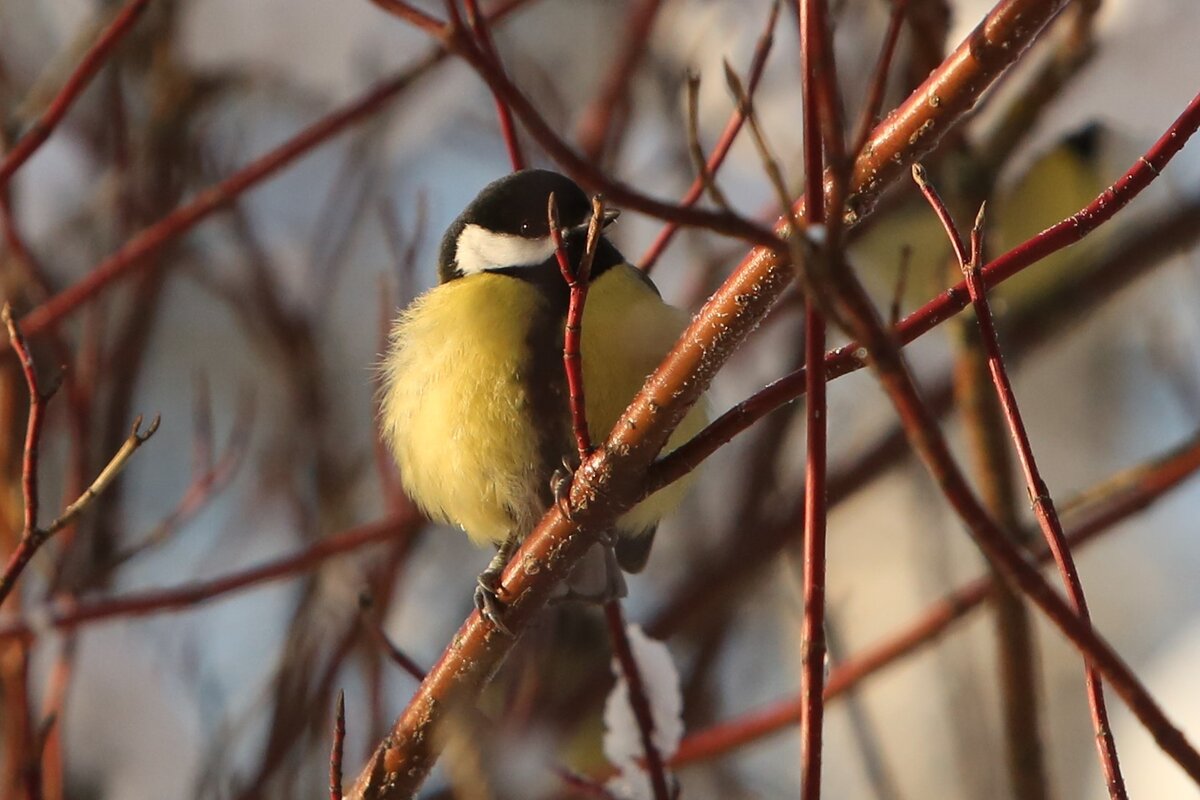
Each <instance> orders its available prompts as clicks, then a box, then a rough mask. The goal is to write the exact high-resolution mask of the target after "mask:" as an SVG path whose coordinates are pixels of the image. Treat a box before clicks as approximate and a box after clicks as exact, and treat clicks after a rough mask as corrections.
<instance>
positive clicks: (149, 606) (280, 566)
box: [0, 511, 421, 641]
mask: <svg viewBox="0 0 1200 800" xmlns="http://www.w3.org/2000/svg"><path fill="white" fill-rule="evenodd" d="M420 523H421V520H420V518H419V517H418V516H417V514H416V512H415V511H413V512H409V513H408V514H406V515H403V516H399V517H388V518H386V519H382V520H379V521H377V522H371V523H367V524H365V525H359V526H357V527H354V528H348V529H347V530H345V531H342V532H341V533H339V534H335V535H333V536H329V537H326V538H325V539H322V540H321V541H319V542H317V543H316V544H313V545H311V546H309V547H306V548H304V549H303V550H301V551H299V552H298V553H293V554H292V555H289V556H285V557H283V558H279V559H275V560H272V561H268V562H266V563H264V564H261V565H259V566H256V567H251V568H249V569H245V570H239V571H238V572H235V573H232V574H229V575H223V576H221V577H218V578H212V579H209V580H200V581H196V582H194V583H189V584H183V585H180V586H173V587H171V588H169V589H151V590H147V591H144V592H131V593H129V594H126V595H118V596H116V597H108V598H103V599H100V600H94V601H90V602H88V603H75V604H72V605H71V606H70V607H69V608H65V609H63V608H52V609H51V610H50V611H49V612H48V613H46V614H42V615H39V616H38V617H36V618H24V617H9V618H8V619H3V620H0V641H4V640H5V639H13V638H18V639H28V638H31V637H34V636H37V635H39V634H40V633H42V632H44V631H45V630H47V629H55V630H73V629H75V628H77V627H79V626H80V625H86V624H89V623H93V622H98V621H101V620H106V619H113V618H116V617H137V616H144V615H146V614H159V613H165V612H169V611H178V610H180V609H184V608H190V607H192V606H194V605H197V604H198V603H203V602H206V601H208V600H212V599H213V598H217V597H224V596H226V595H229V594H233V593H235V592H239V591H242V590H244V589H248V588H251V587H254V586H257V585H259V584H262V583H268V582H270V581H276V580H281V579H284V578H291V577H294V576H296V575H300V574H302V573H305V572H308V571H310V570H313V569H315V568H316V567H317V566H319V565H320V564H322V563H324V562H325V561H327V560H329V559H330V558H334V557H337V556H340V555H344V554H346V553H350V552H353V551H355V550H359V549H361V548H363V547H366V546H368V545H371V544H375V543H378V542H382V541H385V540H387V539H391V538H394V537H396V536H398V535H400V534H402V533H403V532H404V531H405V530H408V529H411V528H412V527H413V526H416V525H419V524H420Z"/></svg>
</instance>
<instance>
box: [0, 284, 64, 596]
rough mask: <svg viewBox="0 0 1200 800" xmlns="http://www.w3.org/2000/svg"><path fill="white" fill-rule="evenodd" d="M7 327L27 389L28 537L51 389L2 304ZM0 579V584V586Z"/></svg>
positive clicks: (24, 469)
mask: <svg viewBox="0 0 1200 800" xmlns="http://www.w3.org/2000/svg"><path fill="white" fill-rule="evenodd" d="M0 318H3V320H4V324H5V326H7V328H8V340H9V343H10V345H11V346H12V348H13V350H15V351H16V353H17V358H18V360H19V361H20V362H21V372H22V374H23V375H24V376H25V386H26V387H27V388H28V389H29V419H28V421H27V422H26V425H25V450H24V454H23V456H22V458H21V494H22V497H23V500H24V503H25V528H24V530H23V531H22V532H21V538H22V540H24V539H28V538H29V537H30V536H32V535H33V532H34V531H35V530H37V520H38V460H39V458H40V456H41V443H42V426H43V424H44V423H45V419H46V403H47V401H49V399H50V395H51V394H52V391H51V392H43V391H42V389H41V387H40V385H39V383H38V376H37V368H36V367H35V366H34V364H33V356H32V355H30V353H29V346H28V345H27V344H26V343H25V336H24V335H23V334H22V332H21V327H20V326H19V325H18V324H17V322H16V320H14V319H13V315H12V306H10V305H9V304H8V303H5V304H4V308H3V310H2V311H0ZM3 585H4V584H3V583H0V586H3ZM4 596H5V594H4V592H3V591H0V603H3V602H4Z"/></svg>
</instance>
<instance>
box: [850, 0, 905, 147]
mask: <svg viewBox="0 0 1200 800" xmlns="http://www.w3.org/2000/svg"><path fill="white" fill-rule="evenodd" d="M907 10H908V0H892V16H891V18H890V19H889V20H888V29H887V33H885V34H884V37H883V47H881V48H880V50H879V60H878V61H877V62H875V71H874V72H873V73H872V75H871V82H870V83H869V84H868V89H867V97H866V100H865V102H864V103H863V109H862V116H860V117H859V120H858V128H857V129H856V132H855V134H854V138H853V139H852V140H851V144H850V150H849V152H850V155H851V156H853V157H854V158H858V156H859V154H860V153H861V152H862V149H863V147H864V146H865V145H866V143H867V138H868V137H870V135H871V129H872V128H874V127H875V123H876V122H877V121H878V119H877V118H878V116H879V110H880V108H882V107H883V93H884V91H885V90H886V89H887V79H888V72H889V70H890V68H891V66H892V57H893V56H894V55H895V54H896V42H898V41H900V28H901V25H902V23H903V22H904V12H905V11H907Z"/></svg>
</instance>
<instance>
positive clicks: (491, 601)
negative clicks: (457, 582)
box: [475, 569, 513, 636]
mask: <svg viewBox="0 0 1200 800" xmlns="http://www.w3.org/2000/svg"><path fill="white" fill-rule="evenodd" d="M475 608H477V609H479V613H480V615H481V616H482V617H483V618H484V619H486V620H487V621H488V622H490V623H492V625H493V626H495V628H496V630H498V631H500V632H501V633H503V634H505V635H506V636H512V635H513V632H512V631H511V630H510V629H509V627H508V626H507V625H505V624H504V620H503V615H504V609H505V605H504V601H503V600H501V599H500V572H493V571H492V570H490V569H488V570H484V571H483V572H481V573H480V574H479V577H478V578H476V579H475Z"/></svg>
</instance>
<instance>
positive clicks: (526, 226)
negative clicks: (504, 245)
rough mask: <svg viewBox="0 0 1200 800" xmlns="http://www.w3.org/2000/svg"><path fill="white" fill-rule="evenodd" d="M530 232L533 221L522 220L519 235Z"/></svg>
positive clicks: (525, 234) (531, 231)
mask: <svg viewBox="0 0 1200 800" xmlns="http://www.w3.org/2000/svg"><path fill="white" fill-rule="evenodd" d="M531 233H533V223H532V222H522V223H521V235H522V236H528V235H529V234H531Z"/></svg>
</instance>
